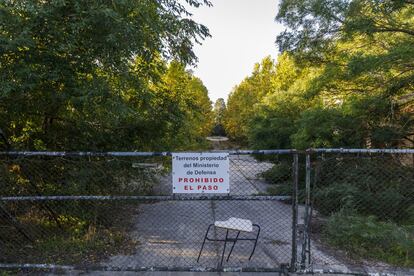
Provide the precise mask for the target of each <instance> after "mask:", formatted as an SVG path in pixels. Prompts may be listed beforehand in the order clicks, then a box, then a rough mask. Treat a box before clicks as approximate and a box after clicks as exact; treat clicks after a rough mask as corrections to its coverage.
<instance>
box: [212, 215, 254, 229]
mask: <svg viewBox="0 0 414 276" xmlns="http://www.w3.org/2000/svg"><path fill="white" fill-rule="evenodd" d="M214 226H215V227H220V228H224V229H230V230H237V231H243V232H252V231H253V224H252V222H251V221H250V220H248V219H241V218H233V217H231V218H229V219H228V220H225V221H216V222H214Z"/></svg>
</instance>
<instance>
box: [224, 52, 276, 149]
mask: <svg viewBox="0 0 414 276" xmlns="http://www.w3.org/2000/svg"><path fill="white" fill-rule="evenodd" d="M274 77H275V63H274V61H273V60H272V58H271V57H270V56H267V57H265V58H264V59H263V60H262V61H261V62H260V63H257V64H255V66H254V69H253V72H252V74H251V76H249V77H246V78H245V79H244V80H243V81H242V82H241V83H240V84H239V85H237V86H236V87H235V88H234V89H233V91H232V92H231V93H230V95H229V97H228V100H227V111H226V113H225V119H224V127H225V129H226V132H227V135H228V136H229V137H230V138H231V139H233V140H237V141H238V142H239V143H241V144H247V137H248V129H249V125H250V122H251V120H252V118H253V115H254V112H255V111H254V106H255V105H256V104H257V103H259V102H260V101H261V100H262V99H263V98H264V97H265V96H266V95H268V94H269V93H271V92H272V91H273V90H274V88H275V87H274Z"/></svg>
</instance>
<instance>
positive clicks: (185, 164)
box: [172, 152, 230, 194]
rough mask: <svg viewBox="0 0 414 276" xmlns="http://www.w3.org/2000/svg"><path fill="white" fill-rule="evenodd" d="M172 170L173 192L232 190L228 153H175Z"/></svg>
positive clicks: (218, 191)
mask: <svg viewBox="0 0 414 276" xmlns="http://www.w3.org/2000/svg"><path fill="white" fill-rule="evenodd" d="M172 170H173V175H172V177H173V181H172V182H173V193H176V194H190V193H217V194H218V193H225V194H228V193H229V192H230V178H229V154H228V153H221V152H220V153H218V152H214V153H213V152H201V153H200V152H185V153H173V154H172Z"/></svg>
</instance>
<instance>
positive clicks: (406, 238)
mask: <svg viewBox="0 0 414 276" xmlns="http://www.w3.org/2000/svg"><path fill="white" fill-rule="evenodd" d="M301 191H304V192H303V193H301ZM299 193H300V194H302V196H301V197H300V202H301V203H305V205H304V209H305V212H304V224H303V227H300V228H303V231H302V232H301V235H300V237H301V241H300V242H299V243H300V245H299V247H300V252H301V253H300V260H299V261H300V264H301V269H302V270H308V271H313V272H330V273H333V272H336V273H357V274H363V275H365V274H369V273H371V274H372V273H374V274H375V273H376V275H379V274H378V273H387V274H386V275H414V269H413V268H414V150H412V149H411V150H409V149H407V150H402V149H401V150H396V149H388V150H387V149H379V150H377V149H312V150H308V151H307V152H306V174H305V176H304V178H303V179H301V185H300V189H299ZM384 275H385V274H384Z"/></svg>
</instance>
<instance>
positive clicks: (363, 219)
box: [324, 212, 414, 266]
mask: <svg viewBox="0 0 414 276" xmlns="http://www.w3.org/2000/svg"><path fill="white" fill-rule="evenodd" d="M413 230H414V225H411V226H404V227H403V226H398V225H397V224H394V223H389V222H381V221H378V220H377V219H376V218H375V217H373V216H359V215H355V214H346V213H344V212H338V213H336V214H334V215H332V216H331V217H330V218H329V220H328V222H327V225H326V227H325V231H324V237H325V238H326V239H327V241H328V243H329V244H331V245H332V246H335V247H339V248H341V249H343V250H346V251H348V252H350V253H352V254H354V255H356V256H357V257H364V258H374V259H377V260H381V261H385V262H387V263H390V264H393V265H399V266H413V265H414V231H413Z"/></svg>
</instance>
